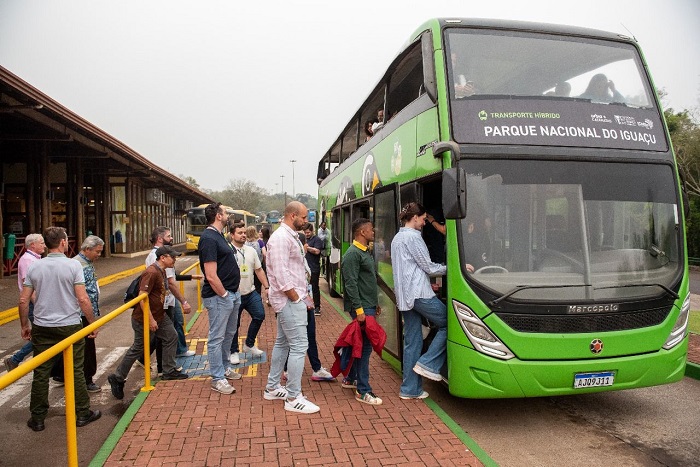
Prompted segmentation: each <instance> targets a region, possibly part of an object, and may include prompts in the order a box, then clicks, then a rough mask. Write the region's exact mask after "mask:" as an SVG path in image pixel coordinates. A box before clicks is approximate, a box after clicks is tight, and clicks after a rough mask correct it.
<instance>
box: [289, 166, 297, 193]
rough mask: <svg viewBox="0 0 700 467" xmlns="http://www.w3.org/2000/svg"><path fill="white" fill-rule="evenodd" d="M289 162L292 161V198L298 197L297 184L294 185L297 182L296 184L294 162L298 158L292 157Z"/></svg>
mask: <svg viewBox="0 0 700 467" xmlns="http://www.w3.org/2000/svg"><path fill="white" fill-rule="evenodd" d="M289 162H291V163H292V198H294V199H296V197H297V192H296V189H295V186H294V185H295V184H294V163H295V162H296V159H290V161H289Z"/></svg>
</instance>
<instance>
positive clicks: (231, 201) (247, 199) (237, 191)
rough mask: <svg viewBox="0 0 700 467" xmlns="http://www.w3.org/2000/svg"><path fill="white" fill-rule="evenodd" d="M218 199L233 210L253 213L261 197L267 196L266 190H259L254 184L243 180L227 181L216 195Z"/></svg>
mask: <svg viewBox="0 0 700 467" xmlns="http://www.w3.org/2000/svg"><path fill="white" fill-rule="evenodd" d="M217 195H219V196H218V199H220V200H221V202H222V203H224V204H225V205H227V206H231V207H232V208H233V209H245V210H246V211H250V212H255V211H257V210H258V206H259V204H260V201H261V199H262V198H263V197H266V196H267V190H265V189H264V188H260V187H259V186H258V185H256V184H255V182H252V181H250V180H246V179H244V178H237V179H234V180H231V181H229V183H228V185H226V188H224V190H223V191H221V192H219V193H217Z"/></svg>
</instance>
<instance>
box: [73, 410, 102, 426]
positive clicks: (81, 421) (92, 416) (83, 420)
mask: <svg viewBox="0 0 700 467" xmlns="http://www.w3.org/2000/svg"><path fill="white" fill-rule="evenodd" d="M101 416H102V413H101V412H100V411H99V410H91V411H90V413H89V414H88V415H87V417H78V419H77V420H76V421H75V424H76V425H77V426H85V425H87V424H88V423H92V422H94V421H95V420H97V419H98V418H100V417H101Z"/></svg>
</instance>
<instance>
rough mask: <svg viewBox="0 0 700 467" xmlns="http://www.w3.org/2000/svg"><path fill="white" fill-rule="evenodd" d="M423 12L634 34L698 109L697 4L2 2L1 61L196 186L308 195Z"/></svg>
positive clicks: (678, 95)
mask: <svg viewBox="0 0 700 467" xmlns="http://www.w3.org/2000/svg"><path fill="white" fill-rule="evenodd" d="M434 17H478V18H499V19H519V20H526V21H539V22H549V23H560V24H570V25H577V26H585V27H591V28H596V29H603V30H607V31H613V32H621V33H624V34H626V35H629V34H630V33H629V32H628V30H629V31H631V33H632V34H633V35H634V36H635V37H636V38H637V40H638V41H639V43H640V45H641V47H642V50H643V51H644V53H645V57H646V59H647V62H648V63H649V66H650V69H651V72H652V76H653V77H654V82H655V84H656V86H658V87H663V88H665V89H666V91H667V92H668V99H667V103H668V105H669V106H671V107H673V108H674V109H676V110H680V109H686V108H693V107H697V106H698V105H699V100H698V98H699V96H700V53H699V52H698V45H699V44H700V1H697V0H670V1H666V2H658V1H652V0H637V1H627V0H624V1H611V0H605V1H597V0H596V1H590V0H589V1H585V2H575V3H574V2H565V1H563V0H557V1H537V0H530V1H522V0H517V1H499V0H491V1H488V2H480V3H479V4H477V3H476V2H470V1H466V0H459V1H449V0H425V1H423V2H416V1H382V0H374V1H366V0H354V1H352V2H342V1H328V0H319V1H311V0H307V1H276V0H273V1H267V2H259V1H246V2H243V1H233V0H226V1H189V2H184V1H176V0H167V1H165V0H163V1H148V0H122V1H114V0H110V1H95V0H90V1H87V0H80V1H78V0H74V1H72V0H53V1H45V0H0V64H1V65H2V66H4V67H5V68H7V69H9V70H10V71H11V72H13V73H15V74H16V75H18V76H19V77H20V78H22V79H24V80H25V81H27V82H28V83H29V84H31V85H33V86H34V87H36V88H38V89H39V90H41V91H42V92H44V93H45V94H47V95H49V96H50V97H52V98H53V99H55V100H57V101H58V102H60V103H61V104H63V105H64V106H66V107H68V108H69V109H71V110H72V111H73V112H75V113H77V114H78V115H80V116H81V117H83V118H85V119H87V120H88V121H90V122H91V123H93V124H94V125H96V126H98V127H99V128H101V129H102V130H104V131H106V132H107V133H109V134H111V135H112V136H114V137H115V138H117V139H119V140H120V141H122V142H123V143H125V144H126V145H128V146H130V147H131V148H133V149H134V150H136V151H137V152H139V153H140V154H141V155H143V156H145V157H146V158H148V159H150V160H151V161H152V162H154V163H155V164H157V165H159V166H160V167H163V168H165V169H168V170H170V171H171V172H172V173H174V174H176V175H179V174H184V175H188V176H192V177H194V178H195V179H196V180H197V181H198V182H199V184H200V185H201V186H202V187H203V188H208V189H212V190H221V189H223V188H224V186H225V185H226V184H227V183H228V182H229V181H230V180H231V179H235V178H247V179H249V180H252V181H254V182H255V183H257V184H258V185H259V186H261V187H263V188H265V189H268V190H270V191H271V192H280V191H281V190H282V186H281V184H282V182H283V183H284V189H285V191H287V192H288V193H290V194H291V193H292V191H293V190H294V191H295V192H296V193H311V194H315V193H316V190H317V185H316V181H315V179H316V168H317V165H318V161H319V159H320V158H321V156H322V155H323V154H324V152H325V151H326V150H327V149H328V147H329V146H330V145H331V143H332V142H333V140H334V139H335V138H336V137H337V136H338V135H339V134H340V132H341V131H342V129H343V127H344V125H345V124H346V123H347V122H348V120H349V119H350V117H351V116H352V114H353V113H354V112H355V111H356V110H357V108H358V107H359V105H360V104H361V103H362V101H363V100H364V99H365V98H366V97H367V95H368V94H369V92H370V91H371V89H372V88H373V87H374V85H375V84H376V83H377V81H378V79H379V78H380V77H381V75H382V74H383V72H384V71H385V70H386V68H387V67H388V65H389V64H390V62H391V61H392V59H393V58H394V56H395V55H396V53H397V52H398V51H399V49H400V48H401V47H402V45H403V44H404V43H405V42H406V40H407V39H408V37H409V36H410V35H411V34H412V33H413V31H414V30H415V29H416V28H417V27H418V26H420V25H421V24H422V23H423V22H425V20H427V19H430V18H434ZM292 159H294V160H296V161H297V162H296V163H295V164H294V168H295V170H294V179H295V180H294V187H293V186H292V165H293V164H292V163H291V162H289V161H290V160H292ZM281 175H284V176H285V177H284V179H282V178H281V177H280V176H281Z"/></svg>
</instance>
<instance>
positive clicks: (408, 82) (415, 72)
mask: <svg viewBox="0 0 700 467" xmlns="http://www.w3.org/2000/svg"><path fill="white" fill-rule="evenodd" d="M422 85H423V55H422V49H421V47H420V43H417V44H416V45H415V46H414V47H413V49H411V51H410V52H409V53H408V54H407V55H406V56H405V57H404V58H403V59H402V60H401V61H400V62H399V64H398V65H397V66H396V69H395V70H394V72H393V73H392V75H391V78H390V79H389V93H388V99H387V101H388V102H387V109H388V111H389V115H388V116H387V117H388V118H387V120H390V119H391V118H392V117H394V115H396V114H397V113H399V112H401V110H402V109H403V108H404V107H406V106H407V105H408V104H410V103H411V102H413V101H414V100H416V99H417V98H418V97H419V96H420V95H421V92H420V90H421V86H422Z"/></svg>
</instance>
